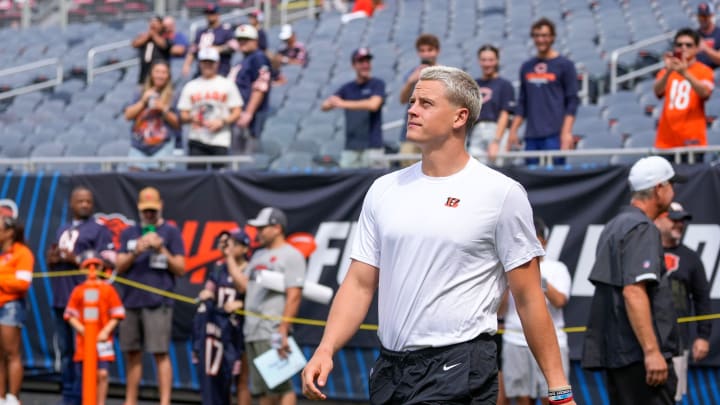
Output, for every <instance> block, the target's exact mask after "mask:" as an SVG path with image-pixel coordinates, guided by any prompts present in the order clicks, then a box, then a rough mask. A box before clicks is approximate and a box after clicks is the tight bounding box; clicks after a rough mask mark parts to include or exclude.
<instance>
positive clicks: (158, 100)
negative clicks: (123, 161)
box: [125, 61, 180, 170]
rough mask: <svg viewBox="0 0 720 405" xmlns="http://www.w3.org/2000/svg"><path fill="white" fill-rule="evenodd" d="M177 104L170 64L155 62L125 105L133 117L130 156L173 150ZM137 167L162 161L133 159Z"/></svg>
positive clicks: (149, 166)
mask: <svg viewBox="0 0 720 405" xmlns="http://www.w3.org/2000/svg"><path fill="white" fill-rule="evenodd" d="M172 105H173V85H172V78H171V77H170V65H168V63H167V62H166V61H158V62H155V63H154V64H153V65H152V66H151V67H150V74H149V75H148V77H147V79H146V80H145V84H144V85H143V88H142V91H141V92H140V94H138V95H137V96H136V98H135V101H134V102H133V103H132V104H130V105H129V106H128V107H127V108H125V118H126V119H127V120H129V121H133V125H132V129H131V135H130V136H131V147H130V153H129V155H128V156H129V157H164V156H170V155H172V154H173V150H174V149H175V142H174V141H175V138H176V137H177V134H178V133H179V132H178V131H179V129H180V119H179V117H178V114H177V112H176V111H175V109H174V108H172ZM130 166H131V168H133V169H135V170H142V169H145V170H148V169H158V168H159V167H160V166H159V164H158V163H144V164H140V163H131V164H130Z"/></svg>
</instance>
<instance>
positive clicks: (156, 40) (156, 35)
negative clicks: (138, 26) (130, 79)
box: [132, 16, 172, 85]
mask: <svg viewBox="0 0 720 405" xmlns="http://www.w3.org/2000/svg"><path fill="white" fill-rule="evenodd" d="M132 46H133V48H135V49H137V50H138V55H139V56H140V76H138V84H140V85H142V84H143V83H145V78H146V77H147V75H148V73H149V72H150V66H151V65H152V64H153V63H155V62H157V61H159V60H165V61H168V60H170V48H171V47H172V42H170V40H168V39H167V38H166V37H165V28H164V27H163V21H162V17H158V16H154V17H152V18H151V19H150V26H149V27H148V30H147V31H146V32H143V33H141V34H139V35H138V36H136V37H135V39H133V41H132Z"/></svg>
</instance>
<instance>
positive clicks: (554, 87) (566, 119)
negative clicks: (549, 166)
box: [508, 18, 580, 164]
mask: <svg viewBox="0 0 720 405" xmlns="http://www.w3.org/2000/svg"><path fill="white" fill-rule="evenodd" d="M530 33H531V36H532V38H533V41H534V42H535V48H536V49H537V55H536V56H535V57H533V58H531V59H530V60H528V61H526V62H525V63H523V64H522V67H521V68H520V95H519V97H518V103H517V108H516V110H515V118H514V119H513V123H512V126H511V128H510V135H509V137H508V147H510V148H512V147H513V146H517V145H519V143H520V138H519V137H518V129H519V128H520V125H522V123H523V121H525V120H527V128H526V129H525V149H526V150H552V149H563V150H565V149H572V148H573V136H572V126H573V123H574V122H575V112H576V111H577V107H578V104H579V102H580V99H579V98H578V95H577V93H578V83H577V71H576V70H575V65H574V64H573V63H572V62H571V61H570V60H569V59H567V58H565V57H563V56H560V54H559V53H558V51H556V50H555V49H553V47H552V45H553V42H554V41H555V24H553V22H552V21H550V20H548V19H547V18H541V19H539V20H538V21H536V22H535V23H534V24H533V25H532V29H531V31H530ZM553 161H554V163H555V164H564V162H565V159H563V158H555V159H554V160H553ZM526 162H527V163H528V164H537V162H538V159H526Z"/></svg>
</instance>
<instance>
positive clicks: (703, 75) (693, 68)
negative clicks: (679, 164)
mask: <svg viewBox="0 0 720 405" xmlns="http://www.w3.org/2000/svg"><path fill="white" fill-rule="evenodd" d="M665 72H666V69H663V70H661V71H660V72H658V74H657V76H656V78H657V79H660V78H661V77H663V75H665ZM688 72H689V73H690V74H691V75H693V76H694V77H695V78H696V79H698V80H699V81H701V82H702V83H703V84H704V85H706V86H708V87H709V88H710V89H713V87H714V85H713V71H712V70H711V69H710V68H709V67H707V66H705V65H703V64H702V63H700V62H695V63H693V64H692V65H690V67H688ZM664 98H665V102H664V104H663V111H662V115H661V116H660V122H659V123H658V128H657V137H656V138H655V147H656V148H676V147H683V146H705V145H707V135H706V132H707V119H706V118H705V100H704V99H702V98H700V96H699V95H698V94H697V92H695V90H693V88H692V86H691V85H690V82H689V81H687V80H686V79H685V78H683V77H682V76H681V75H680V73H677V72H672V73H670V76H668V80H667V83H666V84H665V94H664Z"/></svg>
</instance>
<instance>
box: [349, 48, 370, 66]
mask: <svg viewBox="0 0 720 405" xmlns="http://www.w3.org/2000/svg"><path fill="white" fill-rule="evenodd" d="M372 58H373V55H372V54H371V53H370V49H368V48H364V47H363V48H358V49H356V50H354V51H353V53H352V57H351V58H350V61H351V62H353V63H355V62H357V61H359V60H363V59H372Z"/></svg>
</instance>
